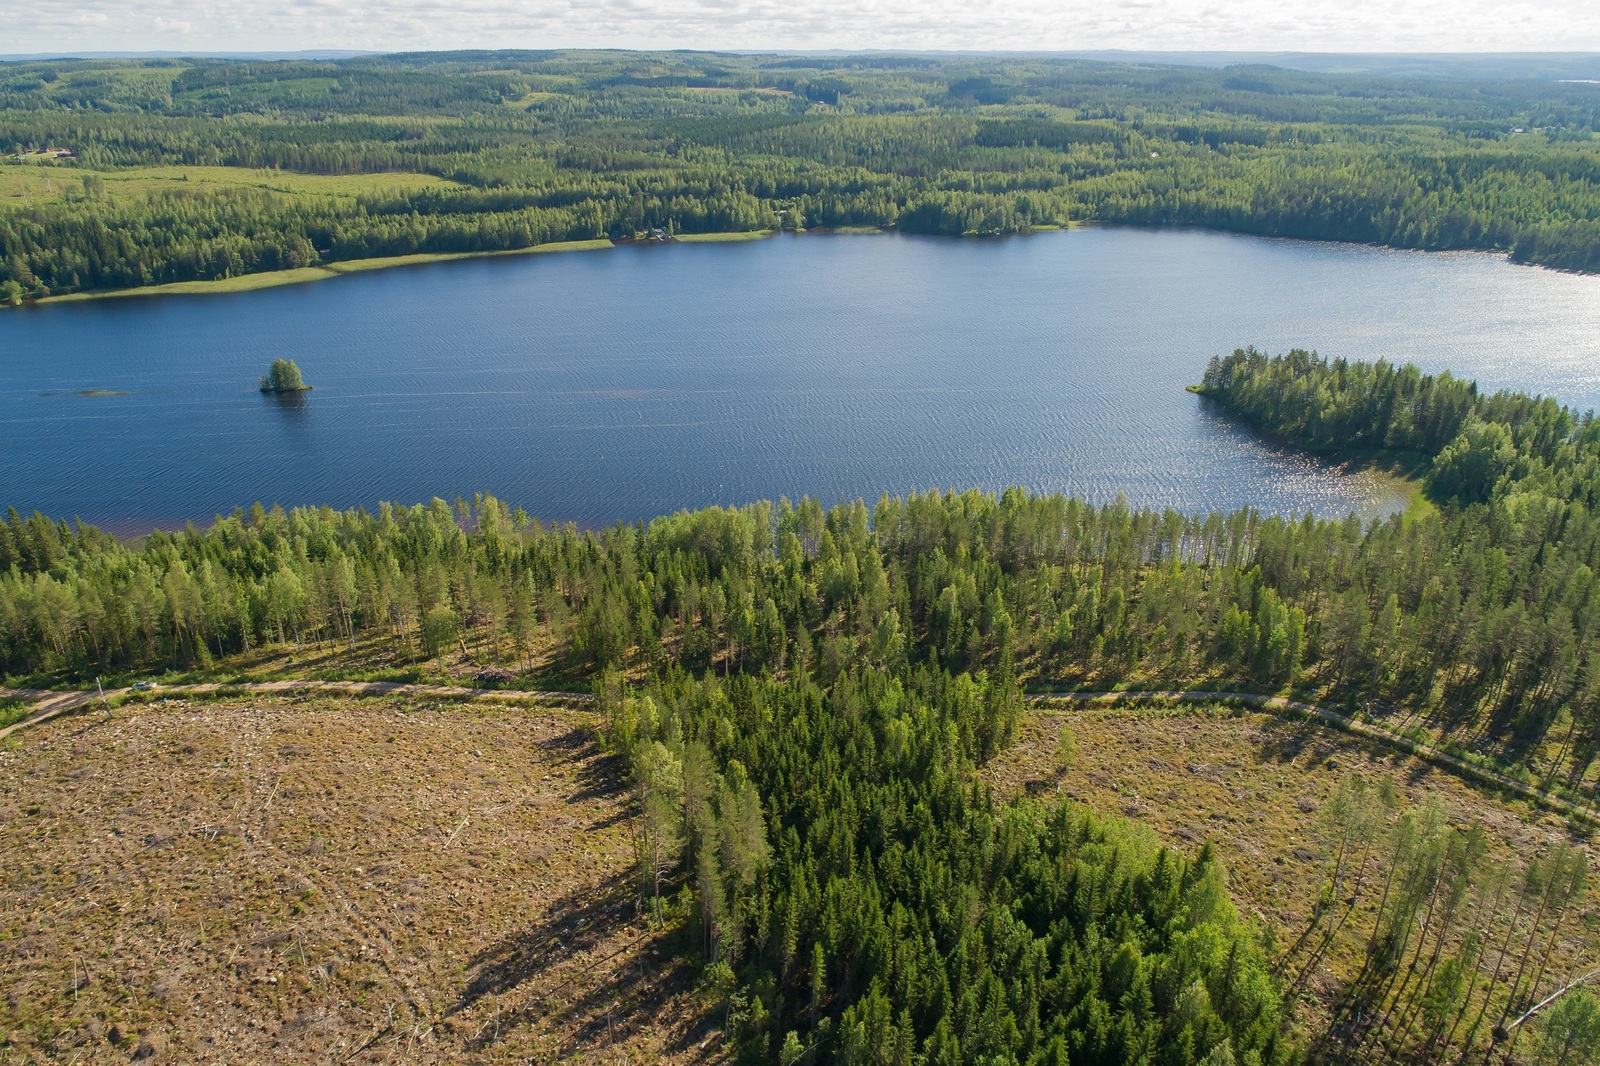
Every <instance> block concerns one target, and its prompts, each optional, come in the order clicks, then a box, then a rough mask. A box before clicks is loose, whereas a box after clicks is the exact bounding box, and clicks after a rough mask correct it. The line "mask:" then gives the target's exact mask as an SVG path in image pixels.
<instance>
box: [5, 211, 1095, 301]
mask: <svg viewBox="0 0 1600 1066" xmlns="http://www.w3.org/2000/svg"><path fill="white" fill-rule="evenodd" d="M1075 225H1076V224H1075V223H1068V224H1065V225H1039V226H1035V227H1033V229H1031V230H1029V231H1028V233H1060V232H1063V231H1065V230H1068V229H1072V228H1074V226H1075ZM784 232H785V231H783V230H772V229H760V230H719V231H716V232H713V233H679V234H675V235H674V236H673V237H672V238H670V239H669V240H665V241H661V240H654V241H652V240H630V239H623V240H616V241H613V240H611V239H610V238H609V237H596V238H594V239H593V240H584V241H552V242H551V243H549V244H536V245H534V246H532V247H531V248H507V249H499V250H496V251H485V252H414V253H412V254H409V255H395V256H379V257H375V258H372V259H346V260H341V261H339V262H334V263H324V264H319V265H317V266H307V267H291V268H289V269H287V270H264V271H260V272H259V273H254V274H239V275H236V276H235V277H231V278H214V279H210V280H204V281H171V282H167V283H165V284H161V285H140V286H136V287H134V288H131V289H96V290H94V291H91V292H68V293H62V294H61V295H59V296H45V297H42V298H40V299H37V300H25V301H23V303H22V304H21V305H20V306H22V307H34V306H43V305H46V304H61V303H81V302H83V301H85V300H111V299H118V298H122V297H130V296H210V295H220V294H224V293H237V292H255V291H257V290H259V289H276V288H279V287H281V286H284V285H304V284H308V283H310V282H314V281H327V280H328V279H329V278H336V277H339V276H340V275H342V274H363V273H366V272H368V271H371V270H387V269H389V268H390V267H404V266H423V265H426V264H429V263H448V262H453V261H455V260H458V259H490V258H496V257H500V256H512V255H541V254H552V253H556V252H599V251H607V250H610V249H613V248H623V247H629V246H633V245H648V244H742V243H745V242H747V241H763V240H768V239H771V238H773V237H778V236H781V235H783V233H784ZM895 232H897V231H896V230H894V229H893V228H892V227H884V226H816V227H813V228H811V229H805V230H798V231H794V234H793V235H795V236H804V235H805V234H807V233H814V234H819V235H835V234H846V235H862V234H883V233H895ZM1028 233H1017V234H1002V235H1000V236H1008V237H1011V236H1027V235H1028ZM961 236H962V237H963V238H964V237H967V236H973V237H978V238H980V239H982V238H984V237H987V236H989V235H987V234H970V235H969V234H962V235H961ZM0 310H3V308H0Z"/></svg>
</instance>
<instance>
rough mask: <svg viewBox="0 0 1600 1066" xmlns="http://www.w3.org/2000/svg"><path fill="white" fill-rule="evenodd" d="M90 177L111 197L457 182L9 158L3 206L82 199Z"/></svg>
mask: <svg viewBox="0 0 1600 1066" xmlns="http://www.w3.org/2000/svg"><path fill="white" fill-rule="evenodd" d="M11 158H13V159H14V158H15V157H14V156H13V157H11ZM85 177H90V178H99V179H100V181H101V182H103V189H104V192H105V195H106V196H108V197H110V198H112V199H119V198H127V197H133V196H143V195H146V194H148V193H152V192H160V191H163V190H172V189H179V190H182V189H190V190H199V189H203V188H205V187H207V186H236V187H247V188H257V189H268V190H271V191H273V192H281V193H293V194H297V195H312V196H334V197H346V198H354V197H356V196H363V195H368V196H372V195H382V194H384V193H404V192H415V191H417V190H419V189H430V188H441V189H442V188H450V187H451V186H452V185H453V183H452V182H449V181H446V180H445V179H443V178H436V177H433V176H432V175H429V174H405V173H395V174H331V175H328V174H295V173H292V172H290V171H286V170H253V169H249V168H245V167H124V168H120V169H117V170H87V169H84V168H82V167H77V166H67V165H61V164H54V165H48V164H47V165H40V164H34V163H20V164H19V163H6V164H0V207H4V206H7V205H11V206H17V205H22V204H28V203H34V204H37V203H44V202H48V201H51V200H60V199H71V198H81V197H82V196H83V194H84V184H83V179H84V178H85Z"/></svg>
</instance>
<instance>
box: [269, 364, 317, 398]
mask: <svg viewBox="0 0 1600 1066" xmlns="http://www.w3.org/2000/svg"><path fill="white" fill-rule="evenodd" d="M310 388H311V386H310V385H307V384H306V383H305V379H303V378H302V377H301V376H300V368H299V367H298V366H296V365H295V362H294V360H293V359H274V360H273V361H272V369H271V370H269V371H268V372H267V373H265V374H262V375H261V391H262V392H306V391H308V390H309V389H310Z"/></svg>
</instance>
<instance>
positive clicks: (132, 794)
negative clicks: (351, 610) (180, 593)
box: [0, 695, 716, 1063]
mask: <svg viewBox="0 0 1600 1066" xmlns="http://www.w3.org/2000/svg"><path fill="white" fill-rule="evenodd" d="M591 727H592V719H591V717H590V716H589V715H588V713H587V712H585V711H584V710H582V709H581V708H579V707H576V706H572V705H566V706H550V707H542V708H533V709H529V708H511V707H506V706H502V705H491V704H487V703H483V704H465V703H443V702H440V701H437V700H429V699H426V698H419V697H414V696H394V697H380V698H369V699H363V700H348V699H338V698H336V697H331V696H327V695H309V696H301V697H296V698H288V697H276V696H259V697H251V698H248V699H241V700H214V701H210V702H204V703H199V702H196V703H187V704H186V703H184V702H183V701H181V700H174V701H172V702H170V703H167V704H151V705H130V706H127V707H124V708H121V709H119V710H117V711H116V712H115V713H114V714H113V715H111V716H110V717H105V716H101V715H98V714H93V715H82V716H77V717H63V718H58V719H56V720H54V721H51V722H45V723H41V724H39V725H37V726H34V727H32V728H30V729H29V730H27V731H26V732H25V733H22V734H19V735H18V736H16V737H13V738H12V739H11V740H10V741H9V742H7V743H6V745H5V747H4V750H0V855H3V856H4V864H3V865H0V971H3V972H4V973H5V974H6V977H7V980H6V982H5V989H4V992H3V998H0V1033H3V1034H5V1035H4V1036H3V1037H0V1063H11V1062H35V1061H41V1062H42V1061H73V1062H84V1063H87V1062H126V1061H128V1060H129V1059H130V1058H140V1057H143V1058H149V1059H159V1060H164V1061H175V1062H242V1061H257V1062H260V1061H295V1062H335V1061H336V1062H348V1061H357V1062H483V1063H491V1062H510V1061H517V1062H540V1063H542V1062H557V1061H566V1060H571V1061H580V1060H581V1061H605V1062H662V1061H665V1062H672V1061H683V1062H688V1061H704V1060H705V1059H706V1058H707V1057H709V1056H711V1055H713V1054H714V1052H715V1049H716V1042H715V1040H714V1039H713V1038H712V1035H711V1031H710V1030H707V1029H702V1028H700V1027H699V1024H698V1021H697V1019H698V1018H699V1016H700V1014H701V1011H700V1010H699V1009H698V1006H697V1004H696V1002H695V1001H694V996H693V993H692V991H691V990H690V986H689V975H688V974H687V973H686V972H685V971H684V969H683V968H682V967H681V966H680V965H679V964H678V963H677V962H676V961H675V958H674V956H673V954H672V952H671V950H670V946H669V945H668V944H667V943H666V942H665V939H664V938H663V937H662V936H661V935H660V934H656V933H652V932H650V931H649V930H648V929H647V927H646V926H645V924H644V923H643V922H642V921H641V920H640V919H639V917H638V916H637V915H636V913H635V907H634V904H633V894H632V892H631V891H630V886H629V872H628V871H629V868H630V863H631V859H632V844H631V836H630V833H631V829H630V825H629V821H628V818H627V814H628V796H627V794H626V793H625V792H624V791H623V790H622V789H621V787H620V784H619V782H620V778H619V775H618V768H617V767H615V766H613V765H610V764H609V763H608V762H607V760H606V759H605V758H604V757H603V756H602V755H601V754H600V753H599V751H598V750H597V749H596V747H595V746H594V744H593V742H592V739H591V738H592V728H591ZM708 1040H710V1043H709V1044H708V1043H707V1041H708Z"/></svg>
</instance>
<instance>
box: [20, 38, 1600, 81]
mask: <svg viewBox="0 0 1600 1066" xmlns="http://www.w3.org/2000/svg"><path fill="white" fill-rule="evenodd" d="M521 52H527V53H548V52H574V53H583V52H622V53H628V52H636V53H639V54H641V55H646V54H660V53H675V54H705V55H732V56H769V55H770V56H786V57H808V56H815V57H818V58H820V59H838V58H844V57H855V56H880V55H881V56H927V57H933V58H942V59H950V58H972V59H983V58H996V59H1006V58H1033V59H1079V60H1087V61H1101V62H1129V63H1150V64H1158V65H1173V66H1201V67H1224V66H1230V65H1234V64H1240V63H1251V62H1259V63H1262V64H1264V65H1270V66H1279V67H1285V68H1288V69H1298V70H1303V71H1311V72H1319V73H1351V74H1373V75H1391V76H1406V75H1419V74H1439V75H1455V76H1463V75H1477V76H1487V77H1542V78H1549V79H1555V80H1563V81H1571V82H1589V81H1594V80H1600V49H1597V50H1583V49H1564V50H1559V51H1555V50H1547V51H1431V52H1430V51H1388V52H1386V51H1370V50H1367V51H1314V50H1302V49H1269V48H1260V49H1205V48H1194V49H1139V48H1079V49H1043V48H1036V49H1005V48H993V49H949V48H859V49H849V48H771V49H752V48H621V47H599V46H590V47H585V46H577V45H574V46H550V47H544V48H520V47H519V48H506V47H500V48H422V49H418V48H402V49H357V48H302V49H288V50H275V49H259V50H249V49H245V50H222V49H215V50H207V49H189V50H186V49H127V50H94V49H60V50H55V51H42V52H19V53H0V63H28V62H58V61H59V62H68V61H72V60H87V61H92V60H142V59H146V60H149V59H174V60H181V59H221V60H238V61H264V62H294V61H301V62H305V61H312V62H315V61H323V62H332V61H339V60H345V59H359V58H368V57H378V56H388V55H423V56H426V55H435V54H437V55H449V54H475V53H476V54H484V55H507V54H515V53H521Z"/></svg>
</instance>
